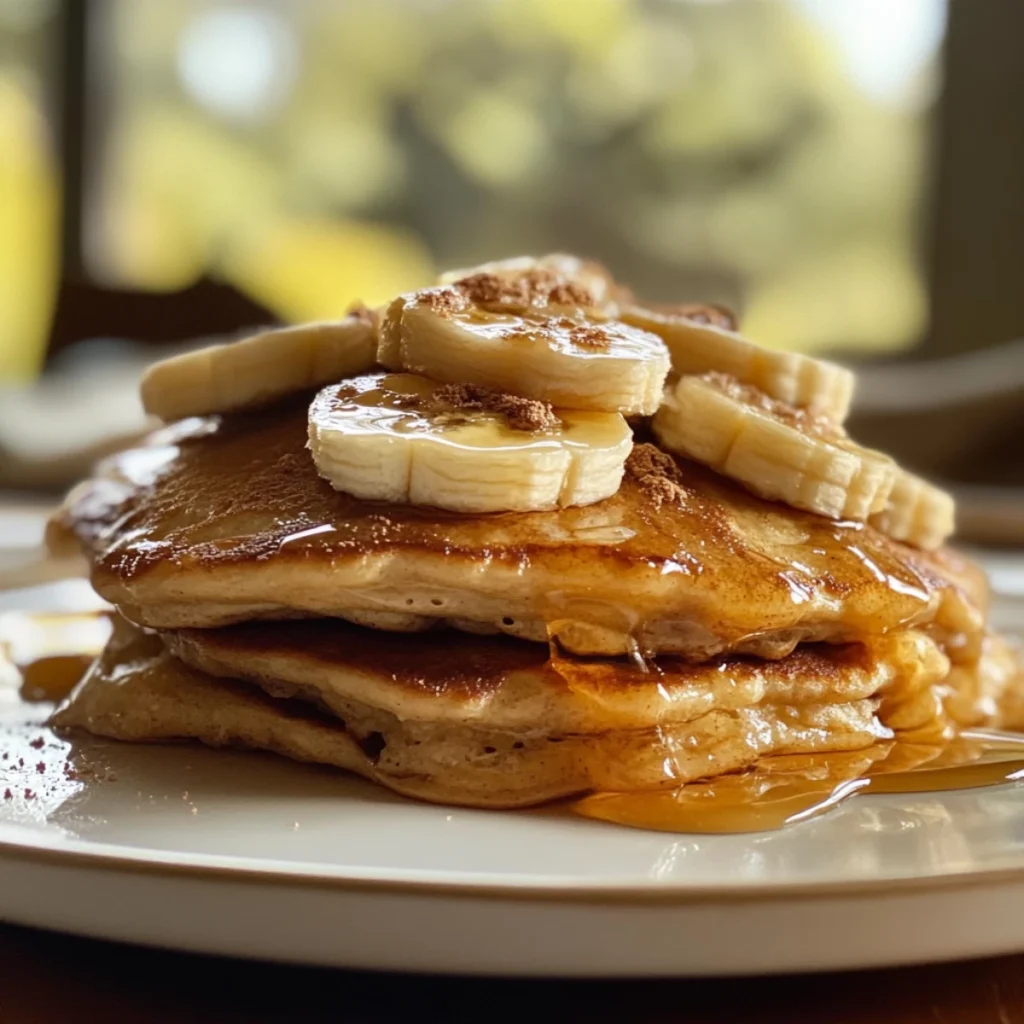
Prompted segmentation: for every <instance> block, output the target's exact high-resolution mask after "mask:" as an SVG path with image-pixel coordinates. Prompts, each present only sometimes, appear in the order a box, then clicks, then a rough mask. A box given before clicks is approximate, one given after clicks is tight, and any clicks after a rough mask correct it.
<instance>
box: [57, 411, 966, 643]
mask: <svg viewBox="0 0 1024 1024" xmlns="http://www.w3.org/2000/svg"><path fill="white" fill-rule="evenodd" d="M305 444H306V405H305V403H302V404H297V405H294V406H290V407H279V408H275V409H271V410H266V411H262V412H258V413H255V414H247V415H234V416H230V417H220V416H212V417H205V418H196V419H191V420H185V421H182V422H181V423H179V424H176V425H174V426H173V427H171V428H168V429H167V430H165V431H160V432H158V433H157V434H155V435H153V436H152V437H151V438H150V439H149V441H148V443H146V444H145V445H143V446H141V447H139V448H137V449H133V450H130V451H127V452H124V453H122V454H120V455H117V456H114V457H112V458H111V459H109V460H107V461H106V462H105V463H104V464H103V465H102V466H101V468H100V470H99V471H98V474H97V476H96V477H95V478H94V479H93V480H90V481H87V482H86V483H84V484H82V485H80V486H79V487H77V488H76V489H75V490H74V491H72V493H71V494H70V495H69V497H68V499H67V500H66V502H65V504H64V507H63V508H62V510H61V511H60V512H59V513H58V514H57V516H56V517H55V518H54V520H53V521H52V522H51V524H50V529H49V532H48V540H49V543H50V545H51V548H53V549H55V550H56V549H66V547H67V544H68V539H69V536H71V535H73V536H74V537H75V538H76V539H77V542H78V543H80V544H81V545H82V546H83V548H84V550H85V552H86V553H87V555H88V556H89V557H90V559H91V563H92V580H93V583H94V585H95V587H96V589H97V590H98V591H99V593H100V594H101V595H102V596H103V597H104V598H106V599H107V600H109V601H111V602H113V603H115V604H117V605H119V606H120V607H121V609H122V611H123V612H124V613H125V614H126V615H128V616H129V617H130V618H131V619H133V620H134V621H136V622H138V623H140V624H142V625H145V626H150V627H155V628H161V629H180V628H210V627H218V626H223V625H226V624H230V623H235V622H242V621H246V620H250V619H268V618H269V619H274V618H289V617H309V616H329V617H339V618H345V619H348V620H350V621H354V622H358V623H361V624H363V625H368V626H372V627H374V628H377V629H391V630H402V631H414V630H422V629H426V628H431V627H434V626H437V625H450V626H456V627H459V628H461V629H464V630H468V631H471V632H480V633H487V632H499V631H500V632H504V633H508V634H511V635H514V636H518V637H522V638H525V639H530V640H535V641H546V640H547V639H548V638H549V636H554V637H557V639H558V641H559V643H560V644H561V645H562V646H563V648H565V649H567V650H569V651H573V652H576V653H579V654H617V653H621V652H623V651H630V650H635V649H636V648H637V646H639V648H640V650H642V651H644V652H648V653H664V652H672V653H676V654H679V655H681V656H683V657H685V658H687V659H688V660H692V661H704V660H707V659H709V658H712V657H715V656H717V655H719V654H722V653H749V654H756V655H758V656H761V657H766V658H781V657H784V656H785V655H787V654H789V653H790V652H791V651H792V650H793V649H794V647H795V646H796V645H797V644H799V643H808V642H820V641H828V642H834V643H841V642H848V641H854V640H859V639H862V638H864V637H866V636H877V635H881V634H883V633H886V632H888V631H892V630H895V629H906V628H909V627H911V626H915V625H916V626H920V627H922V628H925V629H926V630H927V631H928V632H929V633H930V634H931V635H932V636H934V637H935V638H936V639H938V640H939V641H940V642H941V643H947V642H949V643H960V642H969V643H973V644H974V645H975V646H977V645H978V644H979V643H980V637H981V632H982V613H981V610H980V606H979V601H978V595H977V594H972V593H971V585H970V577H971V573H970V572H969V571H963V572H958V570H957V566H956V565H955V564H954V563H953V562H952V561H951V556H947V555H945V554H943V553H940V554H938V555H935V556H932V555H927V554H924V553H922V552H919V551H915V550H913V549H911V548H908V547H905V546H903V545H901V544H898V543H896V542H894V541H891V540H889V539H888V538H886V537H885V536H883V535H882V534H880V533H879V532H877V531H876V530H874V529H873V528H871V527H870V526H867V525H864V524H860V523H844V522H839V523H837V522H833V521H830V520H827V519H823V518H820V517H817V516H814V515H811V514H808V513H801V512H798V511H795V510H793V509H790V508H788V507H786V506H784V505H780V504H776V503H773V502H769V501H764V500H761V499H759V498H756V497H754V496H753V495H751V494H748V493H747V492H745V491H743V490H742V489H741V488H739V487H737V486H734V485H733V484H731V483H730V482H729V481H727V480H725V479H723V478H720V477H717V476H715V475H714V474H712V473H710V472H708V471H706V470H703V469H701V468H699V467H697V466H695V465H693V464H690V463H687V462H683V461H680V462H678V473H679V475H678V486H677V487H675V488H674V491H673V497H672V498H671V500H666V499H665V495H664V493H663V489H658V488H651V487H649V486H648V485H647V484H648V482H647V481H645V480H644V479H642V478H641V479H637V478H634V477H629V476H627V479H626V480H624V482H623V485H622V487H621V489H620V491H619V492H618V493H617V494H616V495H614V496H613V497H611V498H608V499H607V500H605V501H602V502H599V503H597V504H595V505H591V506H588V507H584V508H566V509H561V510H558V511H554V512H533V513H526V514H503V515H482V516H461V515H457V514H453V513H445V512H442V511H439V510H436V509H428V508H418V507H414V506H408V505H403V506H396V505H383V504H376V503H371V502H366V501H360V500H357V499H355V498H352V497H350V496H347V495H345V494H340V493H338V492H335V491H334V490H332V489H331V488H330V486H329V485H328V484H327V483H325V482H324V481H323V480H321V479H320V478H319V477H318V476H317V473H316V470H315V467H314V465H313V462H312V459H311V458H310V457H309V454H308V452H307V451H306V450H305ZM965 638H966V639H965Z"/></svg>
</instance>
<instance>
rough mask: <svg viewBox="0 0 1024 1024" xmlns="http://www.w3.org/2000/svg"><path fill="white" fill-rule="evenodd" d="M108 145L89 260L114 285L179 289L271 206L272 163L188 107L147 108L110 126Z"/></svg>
mask: <svg viewBox="0 0 1024 1024" xmlns="http://www.w3.org/2000/svg"><path fill="white" fill-rule="evenodd" d="M114 145H115V147H116V151H117V156H116V159H115V160H114V161H112V167H113V169H114V170H113V173H112V174H111V175H110V176H109V178H108V180H107V182H106V190H107V195H106V196H105V197H104V203H103V205H104V208H105V214H106V218H105V222H104V225H103V227H104V233H103V238H102V241H103V243H104V244H103V245H102V246H100V247H98V249H97V250H96V256H97V257H98V258H99V260H100V262H101V267H100V268H99V269H100V270H101V272H102V273H103V274H104V275H105V276H109V277H111V278H113V279H116V280H117V281H118V282H119V283H121V284H123V285H127V286H129V287H133V288H142V289H152V290H155V291H165V290H166V291H173V290H175V289H178V288H185V287H187V286H188V285H190V284H192V283H193V282H194V281H195V280H196V279H197V278H198V277H199V276H200V275H201V274H202V272H203V270H204V269H205V268H206V267H207V266H208V265H209V264H210V263H211V262H212V260H213V254H214V253H215V252H216V251H217V250H218V249H219V248H221V247H222V246H223V245H224V244H226V243H227V242H229V241H230V240H232V239H233V238H234V237H235V236H236V235H237V233H238V232H239V231H240V230H242V229H244V228H246V227H247V226H249V225H250V224H251V223H252V222H253V219H254V218H258V217H260V216H267V214H266V213H264V212H263V211H268V210H271V209H273V208H274V207H275V205H276V204H277V196H278V182H279V180H280V171H279V169H278V168H277V167H276V166H275V165H274V164H273V162H272V161H270V160H268V159H267V158H266V157H264V156H263V155H262V154H260V153H259V151H258V148H257V147H256V146H255V145H253V144H252V143H249V142H246V141H243V140H240V139H238V138H236V137H235V136H234V135H232V134H231V133H228V132H225V131H221V130H219V129H218V128H216V127H215V126H214V125H212V124H211V123H210V122H209V121H207V120H206V119H205V118H204V117H203V116H202V115H201V114H199V113H197V112H195V111H193V110H190V109H188V108H184V109H183V108H180V107H178V106H176V105H175V104H174V103H170V102H166V103H161V104H153V105H151V106H150V107H148V108H145V109H144V110H141V111H139V112H138V113H137V114H135V115H134V116H132V118H131V119H129V120H127V122H126V123H125V124H124V125H122V126H121V127H120V128H119V130H118V133H117V136H116V140H115V143H114Z"/></svg>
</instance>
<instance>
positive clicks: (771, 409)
mask: <svg viewBox="0 0 1024 1024" xmlns="http://www.w3.org/2000/svg"><path fill="white" fill-rule="evenodd" d="M700 379H701V380H703V381H706V382H707V383H708V384H710V385H712V387H714V388H716V389H717V390H718V391H721V392H722V394H725V395H728V396H729V397H730V398H732V399H735V400H736V401H737V402H742V403H743V404H744V405H749V406H750V407H751V408H753V409H757V410H758V411H759V412H763V413H765V414H766V415H768V416H771V417H772V419H774V420H777V421H778V422H779V423H783V424H785V425H786V426H787V427H792V428H793V429H794V430H799V431H800V433H801V434H807V435H808V436H812V437H821V438H824V439H825V440H833V441H836V440H841V439H843V438H845V437H846V431H845V430H843V428H842V427H841V426H839V424H837V423H834V422H833V421H832V420H830V419H829V418H828V417H827V416H815V415H814V414H813V413H810V412H808V411H807V410H806V409H800V408H798V407H797V406H795V405H790V404H789V402H783V401H782V400H781V399H778V398H772V397H771V396H770V395H766V394H765V393H764V392H763V391H761V390H760V389H759V388H755V387H754V386H753V385H751V384H741V383H740V382H739V381H738V380H737V379H736V378H735V377H731V376H730V375H729V374H727V373H717V372H711V373H704V374H701V376H700Z"/></svg>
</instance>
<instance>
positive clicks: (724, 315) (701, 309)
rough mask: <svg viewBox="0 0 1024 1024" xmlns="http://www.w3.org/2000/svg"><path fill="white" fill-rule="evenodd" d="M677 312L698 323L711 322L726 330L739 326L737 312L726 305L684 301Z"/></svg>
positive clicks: (677, 308) (713, 325) (676, 308)
mask: <svg viewBox="0 0 1024 1024" xmlns="http://www.w3.org/2000/svg"><path fill="white" fill-rule="evenodd" d="M675 312H676V313H677V314H678V315H679V316H682V317H685V318H686V319H687V320H693V321H694V323H698V324H711V326H712V327H721V328H722V329H723V330H725V331H735V330H736V328H737V327H738V326H739V324H738V322H737V320H736V314H735V313H733V311H732V310H731V309H727V308H726V307H725V306H714V305H711V304H710V303H706V302H684V303H683V304H682V305H680V306H676V307H675Z"/></svg>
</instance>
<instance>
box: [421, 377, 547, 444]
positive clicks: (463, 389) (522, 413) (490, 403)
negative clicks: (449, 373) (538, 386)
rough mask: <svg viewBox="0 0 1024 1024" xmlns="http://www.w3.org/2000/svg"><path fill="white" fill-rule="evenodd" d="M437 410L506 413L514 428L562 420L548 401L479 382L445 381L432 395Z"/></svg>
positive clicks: (541, 427) (543, 426)
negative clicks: (448, 382) (479, 383)
mask: <svg viewBox="0 0 1024 1024" xmlns="http://www.w3.org/2000/svg"><path fill="white" fill-rule="evenodd" d="M431 404H432V406H433V407H434V409H435V410H436V411H437V412H441V411H442V410H449V411H454V412H462V411H466V412H490V413H495V414H497V415H499V416H504V417H505V422H506V423H508V425H509V429H511V430H525V431H530V432H536V431H539V430H553V429H554V428H555V427H558V426H559V425H560V424H561V421H560V420H559V418H558V417H557V416H556V415H555V412H554V410H553V409H552V408H551V406H550V405H549V404H548V403H547V402H541V401H538V400H537V399H535V398H523V397H521V396H520V395H510V394H507V393H506V392H504V391H495V390H493V389H491V388H485V387H481V386H479V385H477V384H445V385H443V386H442V387H439V388H438V389H437V390H436V391H434V393H433V394H432V395H431Z"/></svg>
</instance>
